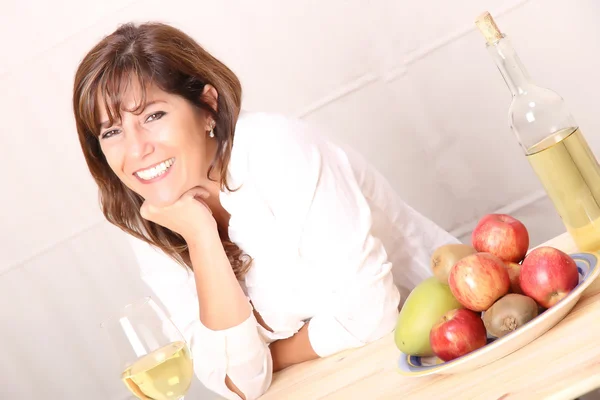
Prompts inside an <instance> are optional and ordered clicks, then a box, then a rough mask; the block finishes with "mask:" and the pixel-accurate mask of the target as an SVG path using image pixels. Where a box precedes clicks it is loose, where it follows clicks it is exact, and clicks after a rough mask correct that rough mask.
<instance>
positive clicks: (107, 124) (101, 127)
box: [99, 99, 166, 129]
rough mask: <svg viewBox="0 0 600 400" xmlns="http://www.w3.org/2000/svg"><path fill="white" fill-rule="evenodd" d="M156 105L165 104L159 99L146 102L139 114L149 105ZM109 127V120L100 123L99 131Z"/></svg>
mask: <svg viewBox="0 0 600 400" xmlns="http://www.w3.org/2000/svg"><path fill="white" fill-rule="evenodd" d="M156 103H166V101H164V100H160V99H156V100H152V101H149V102H147V103H146V105H145V106H144V109H143V110H142V111H141V112H144V111H145V110H146V108H148V107H150V106H151V105H153V104H156ZM110 125H111V123H110V121H109V120H106V121H102V122H101V123H100V125H99V127H100V129H106V128H108V127H109V126H110Z"/></svg>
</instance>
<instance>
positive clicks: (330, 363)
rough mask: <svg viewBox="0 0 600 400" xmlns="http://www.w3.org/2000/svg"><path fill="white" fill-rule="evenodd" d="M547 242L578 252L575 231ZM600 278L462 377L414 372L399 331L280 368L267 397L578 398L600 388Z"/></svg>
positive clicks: (307, 399) (302, 399)
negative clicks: (512, 347)
mask: <svg viewBox="0 0 600 400" xmlns="http://www.w3.org/2000/svg"><path fill="white" fill-rule="evenodd" d="M544 245H549V246H553V247H556V248H559V249H561V250H563V251H565V252H567V253H573V252H576V251H577V250H576V247H575V245H574V243H573V241H572V240H571V237H570V236H569V235H568V234H563V235H561V236H558V237H556V238H554V239H552V240H550V241H548V242H546V243H544ZM598 324H600V279H597V281H596V282H594V283H593V284H592V285H591V286H590V287H589V288H588V289H587V290H586V292H584V294H583V296H582V297H581V299H580V300H579V302H578V303H577V304H576V305H575V307H574V308H573V310H571V312H570V313H569V314H568V315H567V317H566V318H565V319H564V320H562V321H561V322H560V323H559V324H557V325H556V326H555V327H554V328H552V329H551V330H549V331H548V332H546V333H545V334H544V335H542V336H541V337H539V338H538V339H536V340H534V341H533V342H531V343H529V344H528V345H527V346H525V347H523V348H521V349H519V350H518V351H516V352H514V353H512V354H510V355H508V356H506V357H504V358H501V359H499V360H497V361H496V362H493V363H491V364H488V365H486V366H485V367H483V368H481V369H478V370H475V371H472V372H468V373H462V374H457V375H432V376H424V377H407V376H403V375H400V373H399V372H398V368H397V362H398V357H399V356H400V351H399V350H398V349H397V348H396V346H395V344H394V335H393V333H391V334H389V335H387V336H386V337H384V338H382V339H381V340H379V341H377V342H374V343H371V344H369V345H367V346H364V347H362V348H359V349H354V350H348V351H345V352H342V353H339V354H336V355H333V356H330V357H327V358H323V359H318V360H314V361H309V362H306V363H303V364H299V365H295V366H293V367H290V368H287V369H285V370H283V371H281V372H279V373H277V374H275V376H274V379H273V383H272V386H271V388H270V389H269V390H268V391H267V393H265V395H264V396H262V397H261V400H280V399H285V400H295V399H299V400H317V399H331V400H334V399H340V400H354V399H357V400H372V399H419V400H424V399H435V400H439V399H453V400H461V399H481V400H491V399H511V400H512V399H527V400H534V399H546V400H554V399H574V398H576V397H577V396H581V395H583V394H585V393H588V392H590V391H592V390H593V389H595V388H599V387H600V326H598Z"/></svg>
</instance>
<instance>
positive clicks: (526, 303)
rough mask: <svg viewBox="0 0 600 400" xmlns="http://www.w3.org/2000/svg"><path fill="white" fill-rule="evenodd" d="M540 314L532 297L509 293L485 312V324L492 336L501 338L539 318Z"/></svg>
mask: <svg viewBox="0 0 600 400" xmlns="http://www.w3.org/2000/svg"><path fill="white" fill-rule="evenodd" d="M538 312H539V311H538V305H537V303H536V302H535V300H533V299H532V298H531V297H528V296H525V295H522V294H518V293H509V294H507V295H505V296H503V297H501V298H500V299H499V300H497V301H496V302H495V303H494V304H493V305H492V306H491V307H490V308H488V309H487V310H486V311H485V313H484V314H483V324H484V325H485V329H486V330H487V332H488V333H489V334H490V335H492V336H494V337H497V338H500V337H502V336H504V335H507V334H509V333H510V332H512V331H514V330H516V329H518V328H519V327H520V326H523V325H525V324H526V323H527V322H529V321H531V320H532V319H534V318H535V317H537V316H538Z"/></svg>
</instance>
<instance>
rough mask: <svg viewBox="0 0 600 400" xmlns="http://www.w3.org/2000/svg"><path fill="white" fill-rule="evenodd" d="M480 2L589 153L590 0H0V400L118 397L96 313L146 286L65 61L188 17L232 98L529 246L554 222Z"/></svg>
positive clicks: (593, 122) (595, 78)
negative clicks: (103, 41) (137, 30)
mask: <svg viewBox="0 0 600 400" xmlns="http://www.w3.org/2000/svg"><path fill="white" fill-rule="evenodd" d="M538 7H539V8H538ZM484 10H490V11H491V12H492V13H493V15H494V16H495V17H496V19H497V22H498V24H499V25H500V27H501V29H502V30H504V31H505V32H507V33H508V34H509V35H510V37H511V38H512V41H513V44H514V45H515V47H516V48H517V51H518V52H519V53H520V55H521V58H522V59H523V61H524V62H525V64H526V65H527V66H528V68H529V71H530V73H531V74H532V75H533V76H534V77H535V78H537V81H538V82H539V83H540V84H543V85H546V86H549V87H551V88H554V89H555V90H557V91H558V92H559V93H561V94H562V95H563V97H564V98H565V99H566V100H567V101H568V103H569V105H570V107H571V108H572V109H573V111H574V113H575V116H576V118H577V119H578V121H579V122H580V125H581V127H582V129H583V131H584V133H585V134H586V135H587V138H588V140H589V141H590V143H591V144H592V146H593V148H594V151H595V152H596V153H597V154H600V136H599V135H597V134H596V132H598V131H600V119H598V118H597V110H596V105H597V104H600V98H599V93H600V92H599V91H598V90H594V88H597V87H600V74H598V70H599V68H598V67H599V66H600V65H599V61H600V59H599V58H598V55H597V54H598V50H599V47H600V45H599V43H598V38H599V37H600V28H599V27H598V25H597V24H596V17H597V15H598V12H599V11H600V3H598V2H597V1H594V0H579V1H570V0H546V1H542V0H529V1H523V0H502V1H499V0H496V1H492V0H462V1H454V2H448V1H441V0H438V1H436V0H426V1H410V2H409V1H400V0H398V1H391V0H378V1H365V0H329V1H315V0H313V1H309V0H304V1H293V2H292V1H278V0H263V1H254V2H244V1H241V0H237V1H236V0H228V1H219V2H216V1H211V2H208V1H184V0H170V1H168V2H163V1H158V0H151V1H142V0H137V1H132V0H130V1H117V0H109V1H103V2H99V1H89V0H86V1H81V0H78V1H75V0H55V1H53V2H46V1H42V0H30V1H27V2H22V1H18V0H8V2H7V0H3V2H2V11H1V13H2V14H0V37H2V50H1V52H0V93H2V94H3V95H2V96H1V97H0V110H1V111H2V112H1V115H2V116H3V118H2V122H1V123H0V131H1V132H2V134H1V135H0V154H1V155H2V161H3V165H4V168H3V171H4V179H3V182H2V185H3V190H2V196H0V222H1V226H2V229H1V230H0V318H1V320H2V321H3V324H2V325H3V328H2V329H1V330H0V343H2V352H3V357H0V376H2V384H1V385H0V398H6V399H9V398H10V399H19V400H20V399H24V400H25V399H27V400H29V399H42V398H43V399H64V400H70V399H80V398H85V399H89V400H106V399H110V400H112V399H115V400H121V399H125V398H126V397H125V396H126V394H125V392H124V391H123V389H122V387H121V385H120V382H119V381H118V379H117V375H116V374H115V371H112V370H111V368H110V367H111V361H110V353H109V351H108V348H107V347H106V346H107V344H106V342H104V341H103V337H102V335H101V333H100V332H99V329H98V323H99V322H100V321H101V320H102V319H103V318H104V317H105V316H107V315H109V314H110V313H111V312H113V311H114V310H116V309H117V308H118V307H120V306H121V305H122V304H124V303H127V302H129V301H131V300H134V299H136V298H138V297H139V296H141V295H143V294H146V293H149V291H148V289H147V288H145V287H144V286H143V285H142V283H140V281H139V279H138V277H137V275H136V268H137V267H136V265H135V262H134V261H133V259H132V258H131V255H130V254H129V250H128V248H126V247H125V245H124V244H123V241H122V237H121V236H120V234H119V232H118V231H117V230H116V229H115V228H113V227H111V226H108V224H106V223H105V222H103V220H102V217H101V215H100V212H99V210H98V205H97V194H96V188H95V187H94V184H93V182H92V180H91V178H90V176H89V174H88V172H87V169H86V166H85V163H84V161H83V157H82V156H81V155H80V150H79V147H78V146H79V145H78V143H77V138H76V132H75V129H74V124H73V118H72V115H71V108H70V101H71V97H70V95H71V87H72V79H73V74H74V71H75V68H76V66H77V63H78V61H79V60H80V59H81V58H82V56H83V55H84V53H85V52H86V51H87V50H88V49H89V48H90V47H91V46H92V45H93V44H94V43H95V42H96V41H97V40H99V39H100V38H101V37H102V36H103V35H105V34H107V33H109V32H111V31H112V30H113V29H114V28H115V27H116V26H117V24H118V23H121V22H125V21H129V20H135V21H145V20H162V21H165V22H170V23H173V24H174V25H176V26H177V27H180V28H182V29H184V30H186V31H187V32H189V33H190V34H192V35H193V36H194V37H195V38H196V39H197V40H198V41H199V42H200V43H201V44H203V45H204V46H205V47H206V48H207V49H208V50H209V51H212V52H213V53H214V54H215V55H217V56H218V57H220V58H221V59H222V60H223V61H225V62H226V63H227V64H229V65H230V66H231V67H232V69H233V70H234V71H235V72H236V73H238V74H239V76H240V78H241V80H242V83H243V85H244V89H245V100H244V106H245V108H246V109H249V110H268V111H280V112H284V113H288V114H292V115H298V116H301V117H303V118H306V119H307V120H311V121H313V122H318V123H322V124H324V125H326V126H328V127H329V128H330V129H331V130H330V132H331V137H332V138H334V139H335V140H338V141H342V142H346V143H349V144H352V145H354V146H356V147H357V148H359V149H360V150H362V151H363V152H364V154H365V155H366V156H367V157H368V158H369V159H370V160H371V161H372V162H373V163H374V164H375V165H376V166H377V167H378V168H380V169H381V171H382V172H383V173H384V174H385V175H386V176H387V177H388V178H389V179H390V181H391V183H392V184H393V186H394V187H395V188H396V189H397V191H398V193H399V194H400V195H401V196H402V197H403V198H404V199H406V200H407V201H408V202H409V203H411V204H412V205H414V206H415V207H416V208H417V209H419V210H420V211H421V212H423V213H424V214H426V215H428V216H429V217H430V218H432V219H433V220H435V221H436V222H437V223H439V224H440V225H442V226H443V227H445V228H446V229H448V230H451V231H452V232H454V233H455V234H456V235H457V236H460V237H461V239H463V240H465V241H468V235H469V233H470V229H471V228H472V226H473V222H474V221H476V220H477V219H478V218H479V217H481V216H482V215H483V214H485V213H488V212H492V211H496V210H499V209H500V210H503V211H507V212H510V213H512V214H514V215H516V216H518V217H520V218H522V219H523V221H524V222H525V223H526V224H527V226H528V227H529V229H530V231H531V236H532V244H533V245H535V244H538V243H540V242H542V241H544V240H547V239H549V238H551V237H553V236H555V235H557V234H559V233H562V231H563V227H562V226H561V223H560V219H559V218H558V217H557V215H556V214H555V212H554V211H553V208H552V205H551V204H550V203H549V201H548V200H547V198H546V197H545V194H544V193H543V192H542V191H541V186H540V185H539V184H538V182H537V180H536V179H535V177H534V175H533V173H532V171H531V169H530V168H529V166H528V164H527V162H526V160H525V158H524V157H523V155H522V154H521V151H520V149H519V147H518V145H517V142H516V140H514V138H513V137H512V134H511V132H510V131H509V130H508V127H507V117H506V113H507V109H508V105H509V102H510V96H509V93H508V90H507V89H506V87H505V86H504V82H503V80H502V77H501V76H500V75H499V73H498V72H497V70H496V68H495V66H494V65H493V63H492V61H491V59H490V58H489V55H488V54H487V52H486V50H485V46H484V40H483V38H482V37H481V36H480V34H479V33H478V32H476V30H475V26H474V23H473V21H474V19H475V17H476V16H477V15H479V13H481V12H482V11H484ZM486 142H488V143H491V145H484V143H486ZM197 389H198V397H197V398H205V397H204V395H202V393H203V392H202V390H201V388H197Z"/></svg>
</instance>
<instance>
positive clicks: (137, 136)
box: [127, 125, 154, 158]
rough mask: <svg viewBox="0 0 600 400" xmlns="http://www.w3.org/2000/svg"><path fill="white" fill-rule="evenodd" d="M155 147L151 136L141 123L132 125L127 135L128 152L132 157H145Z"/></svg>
mask: <svg viewBox="0 0 600 400" xmlns="http://www.w3.org/2000/svg"><path fill="white" fill-rule="evenodd" d="M153 148H154V147H153V145H152V143H151V141H150V138H149V137H148V135H147V134H146V133H145V132H144V130H143V129H142V128H141V127H140V126H139V125H138V126H132V127H130V129H129V135H127V153H128V154H129V155H130V156H131V157H136V158H144V157H145V156H146V155H148V154H150V153H151V152H152V151H153Z"/></svg>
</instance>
